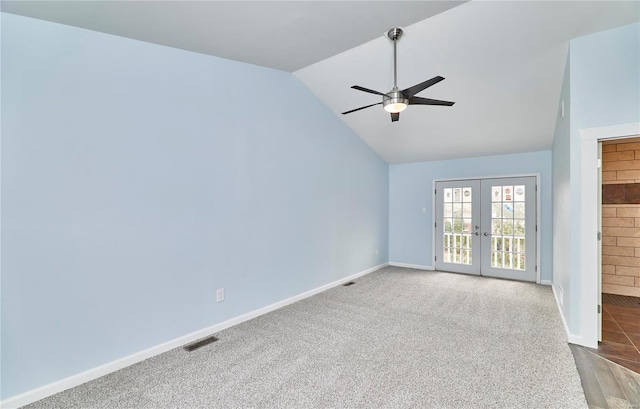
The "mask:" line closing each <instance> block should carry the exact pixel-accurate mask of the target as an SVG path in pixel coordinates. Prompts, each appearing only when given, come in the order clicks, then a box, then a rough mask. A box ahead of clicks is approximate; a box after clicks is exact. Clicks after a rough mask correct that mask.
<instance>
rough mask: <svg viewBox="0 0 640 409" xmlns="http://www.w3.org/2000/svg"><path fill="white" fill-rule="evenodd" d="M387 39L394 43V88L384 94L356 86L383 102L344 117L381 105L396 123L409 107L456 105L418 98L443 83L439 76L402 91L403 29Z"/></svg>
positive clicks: (392, 33) (396, 29)
mask: <svg viewBox="0 0 640 409" xmlns="http://www.w3.org/2000/svg"><path fill="white" fill-rule="evenodd" d="M387 37H389V39H390V40H391V41H393V88H392V89H391V91H389V92H387V93H386V94H383V93H382V92H379V91H375V90H372V89H369V88H364V87H361V86H359V85H354V86H352V87H351V88H353V89H357V90H358V91H363V92H368V93H370V94H376V95H381V96H382V102H378V103H375V104H371V105H366V106H363V107H360V108H356V109H352V110H350V111H346V112H343V113H342V115H346V114H350V113H352V112H356V111H360V110H361V109H365V108H369V107H372V106H375V105H380V104H382V106H383V107H384V110H385V111H387V112H390V113H391V122H396V121H397V120H399V119H400V112H402V111H404V110H405V109H406V108H407V105H442V106H448V107H450V106H451V105H453V104H455V102H450V101H440V100H437V99H429V98H421V97H416V96H415V95H416V94H417V93H418V92H420V91H423V90H425V89H427V88H429V87H430V86H432V85H435V84H437V83H439V82H440V81H442V80H443V79H444V78H443V77H440V76H437V77H433V78H431V79H430V80H426V81H424V82H421V83H420V84H416V85H414V86H413V87H409V88H407V89H403V90H400V89H398V64H397V59H396V42H397V41H398V40H399V39H400V37H402V29H401V28H400V27H395V28H392V29H390V30H389V31H388V32H387Z"/></svg>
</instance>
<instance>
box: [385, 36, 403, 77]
mask: <svg viewBox="0 0 640 409" xmlns="http://www.w3.org/2000/svg"><path fill="white" fill-rule="evenodd" d="M402 33H403V31H402V29H401V28H400V27H395V28H392V29H390V30H389V31H387V37H389V39H390V40H391V41H393V88H394V89H395V88H398V57H397V51H396V41H398V40H399V39H400V37H402Z"/></svg>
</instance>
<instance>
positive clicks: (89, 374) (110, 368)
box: [0, 263, 389, 409]
mask: <svg viewBox="0 0 640 409" xmlns="http://www.w3.org/2000/svg"><path fill="white" fill-rule="evenodd" d="M387 265H389V264H388V263H384V264H380V265H378V266H375V267H371V268H369V269H367V270H364V271H361V272H359V273H356V274H353V275H350V276H348V277H344V278H341V279H340V280H337V281H334V282H332V283H329V284H325V285H323V286H320V287H318V288H315V289H313V290H309V291H306V292H304V293H301V294H298V295H295V296H293V297H290V298H287V299H285V300H282V301H278V302H276V303H274V304H271V305H268V306H266V307H263V308H260V309H257V310H255V311H251V312H248V313H246V314H243V315H240V316H238V317H235V318H232V319H230V320H227V321H224V322H222V323H220V324H216V325H212V326H210V327H208V328H204V329H201V330H198V331H195V332H192V333H190V334H187V335H184V336H181V337H178V338H176V339H173V340H171V341H167V342H165V343H162V344H160V345H156V346H154V347H151V348H148V349H145V350H143V351H140V352H136V353H134V354H131V355H129V356H125V357H124V358H120V359H117V360H115V361H112V362H109V363H106V364H104V365H100V366H98V367H95V368H92V369H89V370H87V371H84V372H81V373H79V374H76V375H72V376H70V377H68V378H64V379H61V380H59V381H56V382H53V383H50V384H48V385H44V386H41V387H39V388H36V389H32V390H30V391H27V392H24V393H21V394H19V395H16V396H12V397H10V398H8V399H5V400H3V401H2V402H0V408H4V409H13V408H18V407H20V406H24V405H28V404H30V403H33V402H36V401H38V400H40V399H44V398H46V397H48V396H51V395H55V394H56V393H60V392H62V391H65V390H67V389H70V388H73V387H76V386H78V385H81V384H83V383H86V382H89V381H92V380H94V379H97V378H99V377H101V376H104V375H107V374H110V373H112V372H115V371H117V370H119V369H122V368H126V367H127V366H130V365H133V364H136V363H138V362H142V361H144V360H145V359H149V358H151V357H154V356H156V355H160V354H162V353H164V352H167V351H170V350H172V349H174V348H178V347H180V346H182V345H185V344H188V343H190V342H193V341H196V340H198V339H200V338H204V337H208V336H209V335H212V334H215V333H217V332H220V331H222V330H224V329H227V328H229V327H232V326H234V325H237V324H240V323H242V322H245V321H248V320H250V319H253V318H256V317H259V316H260V315H264V314H266V313H269V312H271V311H274V310H277V309H278V308H282V307H284V306H285V305H289V304H292V303H294V302H296V301H300V300H302V299H304V298H307V297H311V296H312V295H316V294H318V293H321V292H323V291H326V290H328V289H330V288H332V287H336V286H338V285H340V284H343V283H346V282H347V281H351V280H354V279H356V278H358V277H362V276H364V275H366V274H369V273H372V272H374V271H376V270H379V269H381V268H384V267H386V266H387Z"/></svg>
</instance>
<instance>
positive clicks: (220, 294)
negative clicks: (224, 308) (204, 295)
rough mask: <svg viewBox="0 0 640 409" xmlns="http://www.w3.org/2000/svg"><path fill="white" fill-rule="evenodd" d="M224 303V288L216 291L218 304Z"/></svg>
mask: <svg viewBox="0 0 640 409" xmlns="http://www.w3.org/2000/svg"><path fill="white" fill-rule="evenodd" d="M220 301H224V288H218V289H217V290H216V302H220Z"/></svg>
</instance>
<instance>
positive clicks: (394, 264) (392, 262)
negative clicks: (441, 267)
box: [389, 261, 435, 271]
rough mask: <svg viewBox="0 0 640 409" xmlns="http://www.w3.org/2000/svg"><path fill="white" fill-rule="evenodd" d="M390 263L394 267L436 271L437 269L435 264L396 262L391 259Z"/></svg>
mask: <svg viewBox="0 0 640 409" xmlns="http://www.w3.org/2000/svg"><path fill="white" fill-rule="evenodd" d="M389 265H390V266H393V267H404V268H413V269H415V270H428V271H434V270H435V268H434V267H433V266H423V265H421V264H408V263H398V262H395V261H390V262H389Z"/></svg>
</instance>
